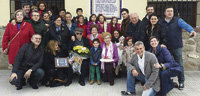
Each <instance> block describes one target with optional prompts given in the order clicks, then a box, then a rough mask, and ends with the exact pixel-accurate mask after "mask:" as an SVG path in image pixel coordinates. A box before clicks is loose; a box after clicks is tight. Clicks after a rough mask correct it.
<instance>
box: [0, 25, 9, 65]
mask: <svg viewBox="0 0 200 96" xmlns="http://www.w3.org/2000/svg"><path fill="white" fill-rule="evenodd" d="M4 31H5V26H0V69H6V68H7V67H8V56H6V55H3V54H2V39H3V34H4Z"/></svg>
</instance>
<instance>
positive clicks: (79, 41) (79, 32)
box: [70, 28, 91, 86]
mask: <svg viewBox="0 0 200 96" xmlns="http://www.w3.org/2000/svg"><path fill="white" fill-rule="evenodd" d="M70 45H71V50H73V47H74V46H84V47H87V48H88V49H90V48H91V46H90V43H89V40H88V39H87V38H85V37H83V29H82V28H76V29H75V40H73V41H71V44H70ZM89 61H90V60H89V59H83V61H82V65H81V74H80V76H79V84H80V85H81V86H85V79H84V78H85V76H86V74H87V73H89V71H88V70H89Z"/></svg>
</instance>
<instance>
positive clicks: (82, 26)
mask: <svg viewBox="0 0 200 96" xmlns="http://www.w3.org/2000/svg"><path fill="white" fill-rule="evenodd" d="M77 25H78V28H82V29H83V37H85V38H86V37H87V25H86V24H83V25H81V24H79V23H78V24H77Z"/></svg>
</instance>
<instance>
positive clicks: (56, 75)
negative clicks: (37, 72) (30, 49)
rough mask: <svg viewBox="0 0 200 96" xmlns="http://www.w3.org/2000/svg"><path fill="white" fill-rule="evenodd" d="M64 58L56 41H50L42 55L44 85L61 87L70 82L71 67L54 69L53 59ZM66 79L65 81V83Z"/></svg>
mask: <svg viewBox="0 0 200 96" xmlns="http://www.w3.org/2000/svg"><path fill="white" fill-rule="evenodd" d="M58 57H61V58H65V57H66V55H65V53H63V52H61V50H60V48H59V47H58V41H55V40H50V41H49V42H48V45H47V48H46V51H45V54H44V66H43V68H44V69H45V73H46V74H45V85H47V86H48V85H50V87H55V86H61V85H64V84H66V83H68V82H72V75H71V73H72V67H71V66H69V67H67V68H56V67H55V58H58ZM66 79H67V81H66Z"/></svg>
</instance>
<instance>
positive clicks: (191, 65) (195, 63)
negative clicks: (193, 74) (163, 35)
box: [0, 26, 200, 71]
mask: <svg viewBox="0 0 200 96" xmlns="http://www.w3.org/2000/svg"><path fill="white" fill-rule="evenodd" d="M195 30H196V32H197V37H195V38H190V36H189V34H188V33H187V32H186V31H183V46H184V47H183V63H184V68H185V70H188V71H197V70H200V29H195ZM4 31H5V26H0V50H2V49H1V47H2V38H3V34H4ZM7 66H8V59H7V56H5V55H3V54H1V52H0V69H2V68H3V69H5V68H7Z"/></svg>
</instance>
